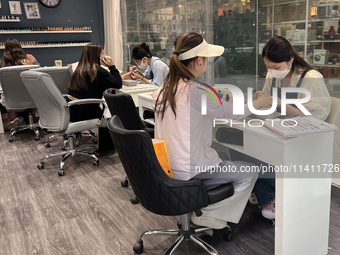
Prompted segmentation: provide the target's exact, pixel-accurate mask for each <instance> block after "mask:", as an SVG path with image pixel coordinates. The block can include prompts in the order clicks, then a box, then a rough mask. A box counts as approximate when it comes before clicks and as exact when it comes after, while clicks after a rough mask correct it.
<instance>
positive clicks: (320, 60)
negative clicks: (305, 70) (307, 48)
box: [313, 50, 329, 65]
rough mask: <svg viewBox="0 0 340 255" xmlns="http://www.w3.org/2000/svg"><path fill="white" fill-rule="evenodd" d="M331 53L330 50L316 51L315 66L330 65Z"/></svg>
mask: <svg viewBox="0 0 340 255" xmlns="http://www.w3.org/2000/svg"><path fill="white" fill-rule="evenodd" d="M328 57H329V52H328V50H314V56H313V64H314V65H325V64H328Z"/></svg>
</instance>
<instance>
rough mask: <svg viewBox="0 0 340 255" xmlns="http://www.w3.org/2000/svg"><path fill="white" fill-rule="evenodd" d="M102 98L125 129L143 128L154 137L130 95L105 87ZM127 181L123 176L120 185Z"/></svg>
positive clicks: (133, 200)
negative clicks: (117, 92)
mask: <svg viewBox="0 0 340 255" xmlns="http://www.w3.org/2000/svg"><path fill="white" fill-rule="evenodd" d="M104 98H105V101H106V103H107V106H108V108H109V110H110V113H111V116H114V115H117V116H119V118H120V120H121V122H122V123H123V126H124V128H125V129H127V130H145V131H146V132H148V133H149V134H150V136H151V137H152V138H153V137H154V130H153V128H147V127H146V126H145V125H144V123H143V121H142V120H141V118H140V116H139V113H138V111H137V108H136V105H135V103H134V102H133V99H132V97H131V95H129V94H114V90H111V89H107V90H106V91H104ZM128 183H129V181H128V178H125V180H123V181H121V185H122V186H123V187H127V186H128V185H129V184H128ZM130 201H131V203H132V204H138V200H137V198H136V197H135V196H133V197H132V198H131V199H130Z"/></svg>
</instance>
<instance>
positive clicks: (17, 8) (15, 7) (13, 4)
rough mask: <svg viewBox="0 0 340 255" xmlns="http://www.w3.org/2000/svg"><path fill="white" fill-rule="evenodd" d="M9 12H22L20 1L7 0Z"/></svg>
mask: <svg viewBox="0 0 340 255" xmlns="http://www.w3.org/2000/svg"><path fill="white" fill-rule="evenodd" d="M8 4H9V10H10V12H11V14H22V13H21V5H20V1H8Z"/></svg>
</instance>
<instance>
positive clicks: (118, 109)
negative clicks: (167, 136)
mask: <svg viewBox="0 0 340 255" xmlns="http://www.w3.org/2000/svg"><path fill="white" fill-rule="evenodd" d="M104 98H105V101H106V103H107V106H108V108H109V110H110V113H111V116H114V115H117V116H119V118H120V120H121V122H122V123H123V126H124V128H125V129H127V130H145V131H146V132H148V133H149V134H150V136H151V138H153V137H154V129H153V128H148V127H146V126H145V125H144V122H143V121H142V119H141V118H140V116H139V113H138V111H137V108H136V105H135V103H134V102H133V99H132V97H131V95H130V94H113V93H112V90H110V89H107V90H105V91H104Z"/></svg>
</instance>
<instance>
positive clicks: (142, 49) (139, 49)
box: [131, 42, 152, 60]
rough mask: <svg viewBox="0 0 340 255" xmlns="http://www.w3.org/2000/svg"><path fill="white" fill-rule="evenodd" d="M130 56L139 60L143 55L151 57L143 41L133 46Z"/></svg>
mask: <svg viewBox="0 0 340 255" xmlns="http://www.w3.org/2000/svg"><path fill="white" fill-rule="evenodd" d="M131 57H132V58H133V59H138V60H140V59H143V58H145V57H147V58H151V57H152V54H151V51H150V48H149V46H147V45H146V43H145V42H142V43H141V44H140V45H138V46H136V47H134V48H133V50H132V56H131Z"/></svg>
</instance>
